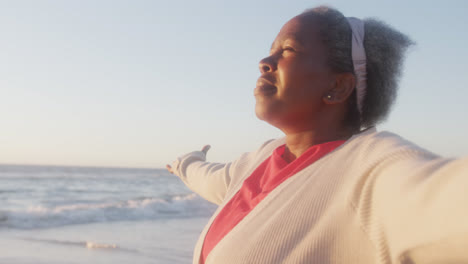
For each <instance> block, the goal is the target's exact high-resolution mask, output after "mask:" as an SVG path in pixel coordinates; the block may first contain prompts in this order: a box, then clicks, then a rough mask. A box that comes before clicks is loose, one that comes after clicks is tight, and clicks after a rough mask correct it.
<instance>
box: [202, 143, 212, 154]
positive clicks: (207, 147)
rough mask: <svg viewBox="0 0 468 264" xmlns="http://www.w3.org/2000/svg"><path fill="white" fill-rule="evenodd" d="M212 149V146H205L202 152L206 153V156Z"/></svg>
mask: <svg viewBox="0 0 468 264" xmlns="http://www.w3.org/2000/svg"><path fill="white" fill-rule="evenodd" d="M210 148H211V146H210V145H205V146H204V147H203V148H202V150H201V151H202V152H203V153H205V155H206V153H207V152H208V150H210Z"/></svg>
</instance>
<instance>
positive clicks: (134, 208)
mask: <svg viewBox="0 0 468 264" xmlns="http://www.w3.org/2000/svg"><path fill="white" fill-rule="evenodd" d="M214 209H215V207H214V205H212V204H209V203H208V202H206V201H204V200H203V199H201V198H200V197H199V196H198V195H196V194H194V193H191V194H187V195H174V196H169V197H166V198H155V197H140V198H136V199H131V200H126V201H110V202H100V203H94V204H92V203H91V204H90V203H74V204H67V205H59V206H53V207H46V206H35V207H29V208H27V209H11V210H6V211H0V227H6V228H17V229H36V228H52V227H57V226H65V225H76V224H88V223H97V222H113V221H139V220H155V219H164V218H191V217H201V216H209V215H210V214H211V213H212V212H213V211H214Z"/></svg>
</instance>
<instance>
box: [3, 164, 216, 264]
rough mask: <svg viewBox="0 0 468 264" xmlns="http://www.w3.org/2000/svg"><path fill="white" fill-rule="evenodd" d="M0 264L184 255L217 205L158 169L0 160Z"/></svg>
mask: <svg viewBox="0 0 468 264" xmlns="http://www.w3.org/2000/svg"><path fill="white" fill-rule="evenodd" d="M0 186H1V187H0V205H1V207H0V264H33V263H34V264H37V263H44V264H45V263H47V264H50V263H57V264H58V263H73V264H75V263H76V264H81V263H99V264H100V263H102V264H104V263H117V264H118V263H122V264H123V263H161V264H166V263H176V264H177V263H190V262H191V259H192V252H193V248H194V245H195V243H196V240H197V238H198V235H199V234H200V232H201V230H202V229H203V227H204V225H205V224H206V222H207V221H208V218H209V216H210V215H211V214H212V212H213V211H214V209H215V206H214V205H212V204H210V203H208V202H206V201H204V200H203V199H201V198H200V197H199V196H197V195H195V194H194V193H192V192H191V191H190V190H188V189H187V188H186V187H185V186H184V185H183V183H182V182H180V180H179V179H177V177H175V176H173V175H171V174H169V173H167V172H165V171H164V170H152V169H115V168H80V167H73V168H71V167H43V166H0Z"/></svg>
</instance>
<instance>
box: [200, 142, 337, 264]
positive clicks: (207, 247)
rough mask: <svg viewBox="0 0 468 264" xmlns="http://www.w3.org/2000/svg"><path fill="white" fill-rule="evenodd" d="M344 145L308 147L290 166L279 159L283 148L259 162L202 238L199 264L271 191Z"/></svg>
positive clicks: (330, 143) (329, 143)
mask: <svg viewBox="0 0 468 264" xmlns="http://www.w3.org/2000/svg"><path fill="white" fill-rule="evenodd" d="M344 142H345V141H344V140H338V141H331V142H326V143H323V144H319V145H315V146H312V147H310V148H309V149H307V151H306V152H304V153H303V154H302V155H301V156H300V157H299V158H297V159H295V160H294V161H292V162H291V163H287V162H286V161H285V160H284V159H283V158H282V155H283V153H284V150H285V145H282V146H280V147H278V148H277V149H275V151H273V153H272V155H271V156H270V157H269V158H267V159H266V160H265V161H264V162H262V163H261V164H260V166H258V168H257V169H255V170H254V172H253V173H252V175H250V177H249V178H247V179H246V180H245V181H244V183H243V185H242V187H241V188H240V190H239V191H238V192H237V193H236V194H235V195H234V196H233V197H232V199H231V200H230V201H229V202H228V203H227V204H226V205H225V206H224V207H223V209H222V210H221V212H219V214H218V215H217V216H216V218H215V220H214V221H213V223H212V224H211V227H210V229H209V230H208V233H207V234H206V237H205V241H204V243H203V248H202V252H201V255H200V263H202V264H203V263H205V260H206V258H207V257H208V254H209V253H210V252H211V250H212V249H213V248H214V247H215V246H216V245H217V244H218V242H219V241H221V239H222V238H223V237H224V236H225V235H226V234H228V233H229V232H230V231H231V230H232V229H233V228H234V227H235V226H236V225H237V224H238V223H239V222H240V221H241V220H242V219H243V218H244V217H245V216H246V215H247V214H248V213H249V212H250V211H252V210H253V209H254V208H255V206H256V205H257V204H259V203H260V202H261V201H262V200H263V198H265V197H266V196H267V195H268V194H269V193H270V192H271V191H272V190H273V189H275V188H276V187H277V186H278V185H280V184H281V183H282V182H283V181H285V180H286V179H288V178H289V177H291V176H292V175H294V174H296V173H297V172H299V171H301V170H302V169H304V168H305V167H307V166H309V165H310V164H312V163H314V162H315V161H317V160H318V159H320V158H321V157H323V156H325V155H326V154H328V153H330V152H331V151H333V150H334V149H335V148H337V147H339V146H340V145H341V144H343V143H344Z"/></svg>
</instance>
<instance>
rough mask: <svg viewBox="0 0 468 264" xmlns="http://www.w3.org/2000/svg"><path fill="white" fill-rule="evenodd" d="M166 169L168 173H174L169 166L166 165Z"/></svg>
mask: <svg viewBox="0 0 468 264" xmlns="http://www.w3.org/2000/svg"><path fill="white" fill-rule="evenodd" d="M166 169H167V170H168V171H169V172H170V173H174V171H173V170H172V167H171V165H169V164H166Z"/></svg>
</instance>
